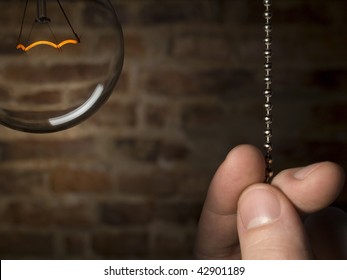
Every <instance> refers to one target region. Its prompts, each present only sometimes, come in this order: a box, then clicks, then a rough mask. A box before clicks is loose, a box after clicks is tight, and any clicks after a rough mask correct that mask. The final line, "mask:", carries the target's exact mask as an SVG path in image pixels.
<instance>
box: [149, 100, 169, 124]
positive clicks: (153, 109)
mask: <svg viewBox="0 0 347 280" xmlns="http://www.w3.org/2000/svg"><path fill="white" fill-rule="evenodd" d="M169 115H170V106H168V105H154V104H150V105H148V106H146V108H145V116H144V118H145V121H146V124H147V125H149V126H152V127H163V126H164V125H165V124H166V123H167V122H168V119H169Z"/></svg>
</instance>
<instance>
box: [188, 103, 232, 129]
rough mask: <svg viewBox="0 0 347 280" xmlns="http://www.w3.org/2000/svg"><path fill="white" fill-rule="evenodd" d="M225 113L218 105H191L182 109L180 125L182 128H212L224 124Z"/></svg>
mask: <svg viewBox="0 0 347 280" xmlns="http://www.w3.org/2000/svg"><path fill="white" fill-rule="evenodd" d="M225 116H226V115H225V112H224V109H223V107H222V106H221V105H219V104H192V105H187V106H185V107H184V109H183V112H182V123H183V126H184V127H187V128H189V127H200V128H201V129H209V128H211V127H212V128H214V127H215V126H216V125H218V124H219V125H220V124H222V123H223V122H225V119H224V118H225Z"/></svg>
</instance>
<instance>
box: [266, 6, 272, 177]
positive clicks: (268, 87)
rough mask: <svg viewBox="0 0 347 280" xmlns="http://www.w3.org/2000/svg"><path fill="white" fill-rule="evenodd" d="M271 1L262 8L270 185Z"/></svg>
mask: <svg viewBox="0 0 347 280" xmlns="http://www.w3.org/2000/svg"><path fill="white" fill-rule="evenodd" d="M271 5H272V1H271V0H264V6H265V12H264V18H265V25H264V31H265V37H264V43H265V51H264V57H265V64H264V70H265V77H264V82H265V89H264V96H265V104H264V107H265V118H264V121H265V129H264V135H265V143H264V150H265V162H266V170H265V182H266V183H270V181H271V179H272V176H273V171H272V168H271V164H272V142H271V137H272V130H271V124H272V103H271V97H272V87H271V84H272V76H271V70H272V60H271V58H272V50H271V44H272V37H271V31H272V21H271V18H272V10H271Z"/></svg>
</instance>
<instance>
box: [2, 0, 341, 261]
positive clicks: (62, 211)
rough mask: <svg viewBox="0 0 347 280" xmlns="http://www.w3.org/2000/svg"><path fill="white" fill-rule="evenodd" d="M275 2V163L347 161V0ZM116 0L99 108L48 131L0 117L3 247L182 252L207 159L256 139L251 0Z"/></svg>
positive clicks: (254, 9) (19, 254) (257, 73)
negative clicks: (120, 48)
mask: <svg viewBox="0 0 347 280" xmlns="http://www.w3.org/2000/svg"><path fill="white" fill-rule="evenodd" d="M273 2H274V7H273V9H274V31H273V37H274V38H273V39H274V46H273V51H274V65H273V77H274V89H275V96H274V115H275V116H274V138H273V141H274V158H275V163H274V167H275V169H276V171H279V170H281V169H283V168H288V167H294V166H300V165H305V164H308V163H311V162H314V161H319V160H333V161H336V162H338V163H340V164H341V165H342V166H344V167H345V168H347V156H346V155H347V130H346V121H347V110H346V108H347V94H346V92H347V55H346V52H345V46H346V45H347V37H346V34H345V30H346V28H347V18H346V16H345V14H344V11H346V10H347V2H346V1H343V0H331V1H321V0H318V1H317V0H315V1H313V0H306V1H303V0H301V1H299V0H276V1H273ZM113 3H114V4H115V7H116V9H117V11H118V13H119V18H120V20H121V22H122V25H123V28H124V35H125V43H126V58H125V65H124V70H123V73H122V76H121V79H120V82H119V84H118V85H117V88H116V90H115V91H114V94H113V95H112V96H111V98H110V99H109V100H108V102H107V103H106V104H105V105H104V106H103V107H102V108H101V109H100V111H98V112H97V113H96V114H95V115H94V116H93V117H91V118H90V119H89V120H87V121H86V122H84V123H82V124H81V125H79V126H76V127H74V128H72V129H69V130H66V131H63V132H58V133H53V134H46V135H34V134H26V133H22V132H16V131H12V130H10V129H7V128H5V127H0V151H1V153H0V256H1V257H2V258H43V259H56V258H62V259H74V258H82V259H91V258H93V259H94V258H119V259H124V258H139V259H142V258H144V259H148V258H159V259H160V258H169V259H172V258H175V259H176V258H191V257H192V254H191V253H192V245H193V240H194V235H195V230H196V225H197V221H198V217H199V213H200V210H201V206H202V203H203V199H204V196H205V192H206V190H207V187H208V184H209V181H210V179H211V176H212V175H213V173H214V171H215V169H216V168H217V166H218V165H219V163H220V162H221V161H222V160H223V157H224V156H225V155H226V153H227V152H228V151H229V150H230V149H231V148H232V147H234V146H235V145H237V144H240V143H250V144H254V145H256V146H259V147H261V145H262V141H263V132H262V129H263V122H262V118H263V106H262V102H263V96H262V88H263V85H262V80H263V71H262V67H263V66H262V65H263V57H262V52H263V41H262V36H263V28H262V23H263V18H262V11H263V7H262V1H261V0H259V1H254V0H189V1H185V0H160V1H159V0H114V1H113ZM4 11H6V10H1V12H0V15H1V16H0V17H3V19H5V20H6V22H8V21H9V20H10V19H11V17H9V16H8V14H6V13H5V12H4ZM87 12H88V14H86V15H85V16H87V17H91V18H92V15H91V14H90V11H87ZM87 12H86V13H87ZM2 22H3V24H2V27H0V28H4V22H5V21H4V20H2ZM9 55H10V54H8V53H6V51H5V50H3V48H0V56H1V57H0V61H6V59H9ZM3 68H4V64H2V65H1V69H3ZM337 204H338V205H339V206H340V207H346V205H347V192H346V191H345V192H344V193H343V194H342V195H341V196H340V198H339V199H338V202H337Z"/></svg>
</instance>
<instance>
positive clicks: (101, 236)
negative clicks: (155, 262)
mask: <svg viewBox="0 0 347 280" xmlns="http://www.w3.org/2000/svg"><path fill="white" fill-rule="evenodd" d="M148 242H149V236H148V234H147V233H145V232H133V231H130V232H127V231H123V232H106V231H105V232H102V231H100V232H97V233H95V234H94V235H93V237H92V248H93V250H94V251H95V253H96V254H98V255H99V256H101V258H104V259H106V258H111V259H138V258H143V257H145V256H146V255H147V254H148Z"/></svg>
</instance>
